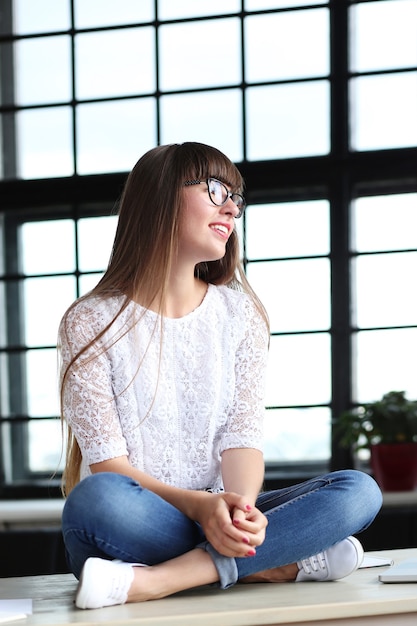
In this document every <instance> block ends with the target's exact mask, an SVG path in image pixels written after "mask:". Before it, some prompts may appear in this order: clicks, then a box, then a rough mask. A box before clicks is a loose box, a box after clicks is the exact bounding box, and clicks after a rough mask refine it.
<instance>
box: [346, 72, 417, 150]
mask: <svg viewBox="0 0 417 626" xmlns="http://www.w3.org/2000/svg"><path fill="white" fill-rule="evenodd" d="M351 88H352V98H351V101H352V120H353V122H352V131H353V132H352V147H353V148H354V149H355V150H378V149H384V148H399V147H408V146H415V145H416V144H417V116H416V111H417V72H409V73H399V74H388V75H385V76H364V77H362V78H356V79H354V80H353V81H351Z"/></svg>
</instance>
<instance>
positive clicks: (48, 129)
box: [16, 107, 74, 178]
mask: <svg viewBox="0 0 417 626" xmlns="http://www.w3.org/2000/svg"><path fill="white" fill-rule="evenodd" d="M16 118H17V148H18V176H19V177H21V178H54V177H56V176H71V175H72V174H73V173H74V166H73V156H72V116H71V109H70V108H69V107H52V108H47V109H33V110H28V111H21V112H20V113H17V115H16Z"/></svg>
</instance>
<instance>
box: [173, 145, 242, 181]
mask: <svg viewBox="0 0 417 626" xmlns="http://www.w3.org/2000/svg"><path fill="white" fill-rule="evenodd" d="M178 157H179V160H180V161H181V162H182V164H183V167H182V168H181V169H182V170H183V171H182V172H181V174H182V179H183V180H194V179H195V180H206V178H217V179H218V180H221V181H222V182H223V183H225V184H226V185H227V186H228V187H230V188H231V189H233V190H235V191H237V192H242V191H243V178H242V175H241V173H240V172H239V170H238V168H237V167H236V165H234V163H232V162H231V161H230V159H229V158H228V157H227V156H226V155H224V154H223V153H222V152H220V150H217V148H213V147H212V146H207V145H205V144H202V143H196V142H187V143H183V144H181V145H180V146H179V147H178Z"/></svg>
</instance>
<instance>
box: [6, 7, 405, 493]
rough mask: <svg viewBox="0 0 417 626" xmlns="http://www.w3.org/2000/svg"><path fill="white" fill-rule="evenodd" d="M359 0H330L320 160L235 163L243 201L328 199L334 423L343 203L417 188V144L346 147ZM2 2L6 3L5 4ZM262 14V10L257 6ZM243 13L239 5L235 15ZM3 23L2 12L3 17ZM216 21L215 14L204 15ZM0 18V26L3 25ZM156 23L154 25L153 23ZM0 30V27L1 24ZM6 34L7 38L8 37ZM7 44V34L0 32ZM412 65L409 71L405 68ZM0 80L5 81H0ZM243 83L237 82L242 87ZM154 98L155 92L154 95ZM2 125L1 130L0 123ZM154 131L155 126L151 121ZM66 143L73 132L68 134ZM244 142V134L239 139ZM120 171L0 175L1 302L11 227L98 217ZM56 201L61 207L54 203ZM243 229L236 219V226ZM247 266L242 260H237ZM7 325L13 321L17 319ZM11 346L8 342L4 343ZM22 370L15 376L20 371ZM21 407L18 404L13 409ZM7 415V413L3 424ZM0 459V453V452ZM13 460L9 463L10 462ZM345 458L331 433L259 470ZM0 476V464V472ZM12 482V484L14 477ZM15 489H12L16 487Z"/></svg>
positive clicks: (344, 387) (344, 362)
mask: <svg viewBox="0 0 417 626" xmlns="http://www.w3.org/2000/svg"><path fill="white" fill-rule="evenodd" d="M354 4H359V2H351V1H350V0H330V2H329V4H327V3H323V4H322V5H319V6H328V7H329V10H330V23H331V29H330V32H331V39H330V47H331V72H330V84H331V107H330V110H331V119H330V128H331V146H332V147H331V152H330V153H329V154H328V155H324V156H314V157H304V158H295V159H278V160H269V161H256V162H255V161H254V162H250V161H243V162H241V163H237V165H238V167H239V169H240V171H241V173H242V175H243V177H244V178H245V181H246V188H247V192H246V197H247V201H248V203H249V204H254V205H256V204H258V203H265V202H288V201H294V200H312V199H328V200H329V202H330V228H331V232H330V242H331V249H330V255H329V258H330V262H331V305H332V306H331V311H332V312H331V328H330V335H331V354H332V366H331V368H332V369H331V378H332V380H331V389H332V399H331V403H330V410H331V414H332V416H333V420H334V421H337V416H338V415H340V413H341V412H342V411H343V410H345V409H347V408H350V407H351V406H352V404H353V399H352V387H353V375H352V371H353V355H352V339H353V338H354V336H355V333H357V332H358V329H357V328H356V327H355V326H354V325H353V324H352V320H351V306H352V291H353V285H352V271H351V260H352V258H353V257H354V256H355V253H354V252H352V246H351V241H350V233H351V206H352V202H353V201H354V200H355V198H357V197H359V196H366V195H369V196H370V195H385V194H395V193H411V192H417V167H416V165H417V147H412V148H398V149H389V150H375V151H372V150H371V151H366V152H365V151H364V152H354V151H352V150H351V149H350V147H349V80H350V79H351V78H352V77H353V76H354V73H352V72H349V61H348V56H349V53H348V45H349V40H348V35H349V20H348V16H349V8H350V7H351V6H352V5H354ZM6 6H7V3H6ZM265 13H268V11H265ZM239 15H244V11H242V13H241V14H239ZM4 19H6V20H7V15H6V17H5V18H4ZM213 19H215V16H213ZM3 23H4V22H3ZM156 26H158V24H156ZM3 32H4V29H3ZM9 39H10V38H9ZM0 40H1V41H3V42H4V41H7V40H8V38H7V37H4V36H3V37H0ZM1 69H2V75H3V77H5V78H7V79H9V78H10V80H12V78H13V72H12V71H11V70H12V69H13V66H12V58H9V59H7V58H6V59H3V65H2V68H1ZM413 71H414V70H413ZM3 82H4V81H3ZM245 87H246V85H244V84H243V85H242V86H241V88H242V90H244V89H245ZM160 95H161V94H159V92H157V93H156V96H157V97H159V96H160ZM13 111H14V108H13V107H12V106H10V105H9V106H7V105H6V106H0V114H2V115H1V117H2V120H3V131H4V141H7V142H8V148H7V154H8V158H9V161H8V166H7V167H8V170H7V171H5V173H6V174H8V175H9V174H10V173H13V162H14V159H15V149H16V148H15V145H14V132H13V129H12V130H11V129H10V126H9V125H8V124H7V120H10V117H13V116H9V115H8V114H9V113H13ZM6 127H7V128H6ZM158 133H159V125H158ZM74 141H75V138H74ZM243 141H245V136H244V135H243ZM126 176H127V173H126V172H123V173H114V174H97V175H86V176H79V175H74V176H71V177H67V178H53V179H45V180H15V179H12V178H11V176H9V179H5V180H2V181H0V197H1V198H2V203H1V204H2V208H1V209H0V211H1V212H2V213H3V226H4V231H5V241H6V244H7V245H6V262H7V263H8V267H7V268H6V269H7V272H8V276H7V280H6V282H5V284H6V290H8V297H7V306H8V307H9V308H10V309H11V310H13V315H14V316H15V317H16V310H19V294H18V292H16V290H15V292H13V281H14V280H15V279H18V278H21V277H22V276H21V274H20V273H19V268H18V265H17V264H16V259H17V252H16V251H17V250H18V242H17V229H18V226H19V224H20V223H22V220H24V219H45V217H46V216H47V217H49V218H52V217H54V216H55V217H56V215H57V213H58V214H59V216H60V217H61V216H63V215H65V217H68V216H69V217H72V218H73V219H77V218H78V216H79V215H80V212H81V213H82V214H83V215H84V214H85V211H87V212H88V214H89V215H97V216H99V215H101V214H103V212H101V209H100V206H103V207H104V206H105V207H106V211H107V212H104V214H108V207H109V206H111V205H114V204H115V203H116V202H117V199H118V197H119V196H120V193H121V190H122V188H123V185H124V182H125V180H126ZM62 207H64V208H62ZM243 219H244V218H243ZM244 230H245V223H244ZM244 262H245V263H247V259H246V258H245V259H244ZM15 323H16V324H17V325H18V316H17V317H16V321H15ZM17 328H18V326H16V328H15V330H14V331H13V327H12V328H11V332H15V333H17V334H16V340H17V341H16V343H14V342H13V341H11V342H10V345H11V347H9V348H8V350H13V351H14V353H15V354H16V358H17V363H19V354H21V352H22V350H24V347H22V346H21V345H20V344H19V341H18V338H19V337H18V330H16V329H17ZM13 346H15V347H13ZM21 375H22V376H23V375H24V372H21ZM15 393H16V399H15V403H16V404H15V411H16V413H17V415H18V419H17V422H19V423H25V421H27V419H28V418H27V416H25V405H24V398H23V397H20V398H19V391H18V390H15ZM19 403H20V406H19ZM14 419H15V418H11V419H9V421H10V422H11V421H12V420H14ZM13 445H15V446H16V448H15V450H14V454H15V455H16V459H19V458H21V457H22V455H23V456H24V454H25V446H26V445H27V441H25V435H24V431H23V429H22V428H17V434H16V438H15V443H14V444H13ZM0 460H1V453H0ZM16 462H18V461H16ZM353 464H354V459H353V458H352V453H351V451H350V450H347V449H345V448H342V447H341V446H340V444H339V441H338V438H337V436H334V437H333V438H332V448H331V459H330V463H329V465H327V464H326V463H307V462H304V463H303V462H301V463H283V464H281V463H275V464H268V465H267V467H266V485H267V486H268V487H275V486H281V485H283V484H288V483H291V482H297V481H300V480H303V479H306V478H309V477H311V476H313V475H316V474H318V473H321V472H324V471H328V470H336V469H341V468H345V467H352V466H353ZM0 472H1V468H0ZM1 478H3V481H2V482H1V480H0V496H1V495H2V494H3V493H11V492H13V493H17V492H19V493H25V494H28V493H29V494H43V493H45V491H46V490H47V491H48V493H51V490H52V492H53V493H57V490H58V483H59V479H58V478H55V479H53V480H50V479H49V478H48V477H47V476H39V477H37V478H35V479H31V478H30V476H29V475H28V474H27V473H25V471H24V469H23V471H22V472H21V473H20V475H19V477H18V480H17V481H15V482H14V483H13V484H12V485H9V484H7V481H5V478H6V476H5V475H4V473H3V476H2V477H1V476H0V479H1ZM19 482H20V483H21V485H20V487H19V485H18V484H17V483H19ZM16 490H17V491H16Z"/></svg>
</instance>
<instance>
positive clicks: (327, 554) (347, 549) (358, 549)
mask: <svg viewBox="0 0 417 626" xmlns="http://www.w3.org/2000/svg"><path fill="white" fill-rule="evenodd" d="M362 561H363V548H362V546H361V544H360V543H359V541H358V540H357V539H355V537H348V538H347V539H344V540H343V541H341V542H340V543H337V544H336V545H334V546H332V547H331V548H329V549H328V550H325V551H324V552H320V553H319V554H316V555H314V556H312V557H310V558H308V559H303V560H302V561H299V562H298V563H297V565H298V567H299V568H300V571H299V573H298V575H297V578H296V579H295V582H313V581H328V580H339V579H340V578H345V576H349V574H352V572H354V571H355V570H357V569H358V567H360V566H361V564H362Z"/></svg>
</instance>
